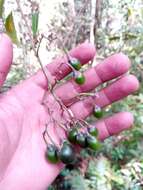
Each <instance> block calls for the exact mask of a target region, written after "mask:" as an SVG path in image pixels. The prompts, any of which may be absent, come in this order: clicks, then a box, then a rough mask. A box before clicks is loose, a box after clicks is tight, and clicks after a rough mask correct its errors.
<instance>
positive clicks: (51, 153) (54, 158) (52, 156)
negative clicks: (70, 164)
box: [45, 145, 59, 164]
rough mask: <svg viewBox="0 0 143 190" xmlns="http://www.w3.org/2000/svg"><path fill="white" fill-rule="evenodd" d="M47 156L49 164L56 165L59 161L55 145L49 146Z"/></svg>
mask: <svg viewBox="0 0 143 190" xmlns="http://www.w3.org/2000/svg"><path fill="white" fill-rule="evenodd" d="M45 156H46V158H47V160H48V161H49V162H51V163H53V164H56V163H57V162H58V161H59V158H58V149H57V147H56V146H54V145H49V146H48V147H47V150H46V153H45Z"/></svg>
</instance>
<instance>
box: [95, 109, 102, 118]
mask: <svg viewBox="0 0 143 190" xmlns="http://www.w3.org/2000/svg"><path fill="white" fill-rule="evenodd" d="M93 115H94V116H95V117H96V118H101V117H102V116H103V112H102V109H101V108H100V107H99V106H95V108H94V110H93Z"/></svg>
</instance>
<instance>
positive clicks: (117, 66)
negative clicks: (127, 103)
mask: <svg viewBox="0 0 143 190" xmlns="http://www.w3.org/2000/svg"><path fill="white" fill-rule="evenodd" d="M129 68H130V60H129V59H128V57H127V56H126V55H124V54H122V53H119V54H115V55H112V56H111V57H109V58H107V59H105V60H104V61H103V62H102V63H100V64H98V65H97V66H96V67H93V68H91V69H89V70H88V71H86V72H85V78H86V81H85V83H84V84H83V85H78V84H76V82H75V81H74V80H70V81H69V82H66V83H65V84H63V85H62V86H61V87H58V88H57V89H56V94H57V95H58V96H59V97H60V98H61V99H62V100H63V102H64V103H65V104H67V105H68V104H70V103H71V102H72V101H73V99H74V98H75V97H76V96H77V95H78V94H79V93H82V92H88V91H91V90H93V89H95V88H96V87H97V86H98V85H100V84H102V83H104V82H106V81H109V80H111V79H114V78H116V77H119V76H120V75H123V74H124V73H126V72H127V71H128V70H129ZM63 92H64V93H63Z"/></svg>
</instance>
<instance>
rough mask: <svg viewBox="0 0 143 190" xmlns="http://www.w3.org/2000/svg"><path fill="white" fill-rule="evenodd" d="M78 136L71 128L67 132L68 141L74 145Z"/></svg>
mask: <svg viewBox="0 0 143 190" xmlns="http://www.w3.org/2000/svg"><path fill="white" fill-rule="evenodd" d="M77 134H78V131H77V129H76V128H73V129H71V130H70V131H69V133H68V140H69V141H70V142H71V143H76V136H77Z"/></svg>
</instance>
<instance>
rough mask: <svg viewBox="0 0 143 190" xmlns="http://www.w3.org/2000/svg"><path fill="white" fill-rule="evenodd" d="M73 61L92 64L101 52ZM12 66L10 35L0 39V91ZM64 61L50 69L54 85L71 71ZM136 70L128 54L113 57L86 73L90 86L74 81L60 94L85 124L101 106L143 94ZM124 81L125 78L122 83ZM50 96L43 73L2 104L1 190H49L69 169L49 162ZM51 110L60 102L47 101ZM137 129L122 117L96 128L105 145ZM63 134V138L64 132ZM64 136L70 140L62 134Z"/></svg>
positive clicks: (87, 49) (85, 51)
mask: <svg viewBox="0 0 143 190" xmlns="http://www.w3.org/2000/svg"><path fill="white" fill-rule="evenodd" d="M70 55H71V56H73V57H76V58H78V59H79V60H80V61H81V63H82V64H86V63H88V62H89V61H90V60H92V59H93V57H94V55H95V49H94V47H93V46H92V45H91V44H88V43H84V44H81V45H79V46H78V47H76V48H75V49H74V50H72V51H71V52H70ZM11 62H12V44H11V41H10V40H9V38H8V37H7V36H6V35H4V34H3V35H2V38H1V39H0V71H1V72H0V74H1V78H0V85H1V86H2V85H3V82H4V80H5V78H6V75H7V73H8V71H9V68H10V64H11ZM61 62H65V60H63V58H58V59H56V60H54V61H53V62H52V63H51V64H48V65H47V69H48V71H49V73H51V74H50V76H51V78H50V83H52V82H53V81H54V78H53V76H54V77H55V78H56V79H58V80H61V79H62V78H64V77H65V76H66V75H67V74H68V73H70V71H71V69H70V68H69V66H68V65H67V64H66V63H65V64H63V65H62V66H61V67H60V71H61V72H59V67H58V66H59V65H60V64H61ZM129 67H130V61H129V59H128V58H127V57H126V56H125V55H123V54H122V53H119V54H115V55H112V56H111V57H109V58H107V59H105V60H104V61H103V62H102V63H100V64H98V65H97V66H96V67H95V68H90V69H89V70H88V71H86V72H85V76H86V82H85V84H83V85H82V86H80V85H77V84H76V83H75V82H74V81H73V80H70V81H67V82H66V83H65V84H63V85H61V86H60V87H57V88H56V89H55V93H56V94H57V96H59V97H60V98H61V100H62V101H63V102H64V104H65V105H66V106H67V107H68V105H69V103H70V106H69V107H68V108H69V109H70V110H71V111H72V112H73V114H74V116H75V117H76V118H79V119H85V118H86V117H87V116H89V115H90V114H91V113H92V110H93V106H94V105H95V104H97V105H99V106H101V107H105V106H107V105H109V104H111V103H112V102H115V101H118V100H120V99H122V98H124V97H126V96H127V95H129V94H131V93H133V92H134V91H136V90H137V89H138V86H139V84H138V81H137V79H136V77H135V76H133V75H129V74H126V75H124V74H125V73H126V72H127V71H128V70H129ZM118 77H120V78H118ZM112 79H117V80H116V81H115V82H113V83H112V84H110V85H109V86H108V87H106V88H105V89H102V90H100V91H99V92H98V97H97V98H95V99H94V100H93V98H89V97H88V98H86V99H85V100H81V101H78V102H77V101H76V102H74V101H75V99H74V97H76V96H77V94H78V93H81V92H88V91H91V90H93V89H94V88H96V87H97V86H98V85H100V84H102V83H104V82H106V81H109V80H112ZM45 91H47V81H46V79H45V77H44V75H43V73H42V71H39V72H38V73H36V74H35V75H33V76H32V77H31V78H29V79H27V80H25V81H23V82H22V83H20V84H18V85H17V86H15V87H13V88H12V89H11V90H9V91H8V92H6V93H4V94H2V95H1V98H0V139H1V140H0V144H1V147H0V168H1V172H0V174H1V175H0V177H1V182H0V189H3V190H18V189H20V190H31V189H33V190H43V189H45V188H46V187H47V186H48V185H49V184H50V183H51V182H52V181H53V180H54V179H55V177H56V176H57V175H58V174H59V172H60V171H61V169H62V168H63V164H61V163H59V164H56V165H54V164H50V163H48V162H47V161H46V160H45V158H44V153H45V149H46V144H45V142H44V140H43V135H42V134H43V131H44V130H45V123H46V122H47V120H48V119H49V118H50V115H48V113H47V112H46V110H45V108H44V106H43V105H42V98H43V95H44V93H45ZM46 101H47V102H49V105H51V106H52V105H53V104H54V102H55V101H54V98H53V97H52V95H51V94H49V95H48V96H47V98H46ZM71 103H72V104H71ZM54 114H55V115H57V116H60V113H59V109H57V107H56V106H55V108H54ZM132 124H133V116H132V114H131V113H128V112H122V113H117V114H114V115H113V116H110V117H108V118H103V119H102V120H99V121H98V122H97V123H96V127H97V128H98V130H99V139H100V140H104V139H105V138H107V137H109V136H111V135H114V134H118V133H119V132H121V131H123V130H125V129H128V128H130V127H131V126H132ZM93 125H95V124H93ZM48 129H49V133H50V135H51V137H52V139H54V140H55V141H56V142H57V143H58V139H59V137H58V135H57V134H56V133H54V130H53V127H52V126H49V127H48ZM61 133H62V132H61ZM62 135H63V136H64V134H62Z"/></svg>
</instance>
